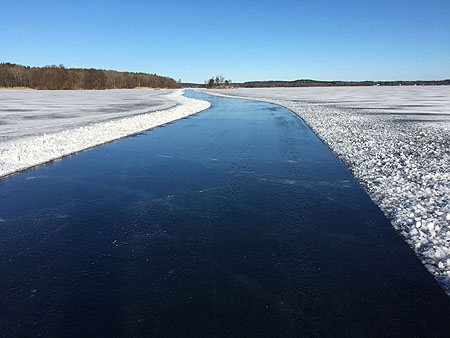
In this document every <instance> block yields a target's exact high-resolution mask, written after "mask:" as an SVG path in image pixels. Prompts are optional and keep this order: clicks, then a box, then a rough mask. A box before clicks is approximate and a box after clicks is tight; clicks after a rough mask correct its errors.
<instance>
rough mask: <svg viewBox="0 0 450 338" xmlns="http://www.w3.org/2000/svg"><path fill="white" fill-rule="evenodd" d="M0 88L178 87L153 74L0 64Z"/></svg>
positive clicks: (170, 81) (172, 80) (167, 79)
mask: <svg viewBox="0 0 450 338" xmlns="http://www.w3.org/2000/svg"><path fill="white" fill-rule="evenodd" d="M1 87H28V88H34V89H114V88H136V87H151V88H180V87H181V85H180V84H179V83H177V82H176V81H175V80H174V79H171V78H169V77H164V76H159V75H156V74H146V73H130V72H118V71H115V70H102V69H94V68H90V69H84V68H65V67H64V66H63V65H59V66H56V65H50V66H45V67H28V66H22V65H17V64H13V63H0V88H1Z"/></svg>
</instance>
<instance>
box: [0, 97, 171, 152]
mask: <svg viewBox="0 0 450 338" xmlns="http://www.w3.org/2000/svg"><path fill="white" fill-rule="evenodd" d="M175 91H176V90H148V89H132V90H129V89H114V90H0V143H1V142H5V141H10V140H14V139H18V138H24V137H29V136H36V135H42V134H49V133H55V132H59V131H62V130H66V129H73V128H77V127H81V126H85V125H88V124H93V123H98V122H102V121H108V120H111V119H117V118H123V117H130V116H133V115H138V114H143V113H149V112H152V111H156V110H163V109H167V108H170V107H174V106H175V105H176V104H177V102H176V101H175V100H173V99H171V98H170V97H168V94H171V93H173V92H175Z"/></svg>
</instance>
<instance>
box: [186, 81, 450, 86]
mask: <svg viewBox="0 0 450 338" xmlns="http://www.w3.org/2000/svg"><path fill="white" fill-rule="evenodd" d="M210 81H211V80H210ZM182 85H183V87H186V88H187V87H190V88H200V87H205V88H214V87H215V86H214V85H211V83H209V82H206V83H204V84H200V83H183V84H182ZM414 85H417V86H443V85H450V80H436V81H316V80H295V81H250V82H243V83H231V81H230V83H228V84H227V88H231V87H232V88H272V87H343V86H414Z"/></svg>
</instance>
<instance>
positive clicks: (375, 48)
mask: <svg viewBox="0 0 450 338" xmlns="http://www.w3.org/2000/svg"><path fill="white" fill-rule="evenodd" d="M0 9H1V20H0V62H15V63H20V64H24V65H31V66H43V65H47V64H60V63H62V64H64V65H65V66H66V67H95V68H104V69H117V70H127V71H142V72H149V73H157V74H161V75H167V76H171V77H173V78H175V79H177V80H178V79H179V78H181V79H182V80H183V81H185V82H203V81H204V80H205V79H207V78H208V77H210V76H212V75H215V74H222V75H223V76H225V78H231V79H232V80H233V81H234V82H240V81H248V80H269V79H280V80H294V79H298V78H312V79H318V80H365V79H371V80H396V79H404V80H415V79H425V80H427V79H428V80H431V79H446V78H450V0H389V1H385V0H351V1H346V0H341V1H338V0H333V1H331V0H309V1H284V0H278V1H263V0H259V1H234V0H231V1H214V0H208V1H203V0H194V1H170V0H168V1H163V0H158V1H132V0H130V1H114V0H109V1H95V0H91V1H83V0H79V1H45V0H42V1H21V0H14V1H10V0H6V1H2V3H1V5H0Z"/></svg>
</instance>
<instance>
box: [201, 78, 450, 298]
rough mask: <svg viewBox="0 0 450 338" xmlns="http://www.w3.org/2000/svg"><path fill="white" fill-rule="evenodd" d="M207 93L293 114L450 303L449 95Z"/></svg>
mask: <svg viewBox="0 0 450 338" xmlns="http://www.w3.org/2000/svg"><path fill="white" fill-rule="evenodd" d="M206 92H208V93H211V94H221V95H231V96H237V97H241V98H252V99H256V100H261V101H267V102H271V103H275V104H279V105H282V106H285V107H287V108H289V109H291V110H292V111H294V112H295V113H296V114H298V115H299V116H300V117H301V118H302V119H303V120H304V121H305V122H306V123H307V124H309V126H310V127H311V128H312V129H313V130H314V132H315V133H316V134H317V135H318V136H319V137H320V138H321V139H322V140H323V141H324V143H325V144H327V145H328V146H329V148H330V149H331V150H332V151H333V152H334V153H335V154H336V155H337V156H338V157H339V158H340V159H341V160H342V161H343V162H344V163H345V164H346V165H347V166H348V167H349V169H350V170H351V171H352V173H353V175H354V176H355V177H356V178H357V179H358V180H359V181H360V183H361V184H362V186H363V187H364V188H365V189H366V191H367V192H368V193H369V195H370V197H371V198H372V200H373V201H374V202H375V203H376V204H377V205H378V206H379V207H380V208H381V210H382V211H383V212H384V213H385V214H386V216H387V217H388V218H389V219H390V220H391V222H392V224H393V226H394V227H395V228H396V229H397V230H398V232H399V233H400V234H401V236H402V237H403V238H404V239H405V240H406V241H407V242H408V244H409V245H410V246H411V247H412V248H413V249H414V251H415V252H416V254H417V255H418V257H419V258H420V259H421V260H422V262H423V263H424V264H425V266H426V267H427V269H428V270H429V271H430V272H431V273H432V274H433V275H434V276H435V277H436V279H437V280H438V281H439V282H440V283H441V285H442V286H443V288H444V289H445V290H446V292H447V293H448V294H449V295H450V87H448V86H429V87H330V88H317V87H316V88H260V89H232V90H208V91H206Z"/></svg>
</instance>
